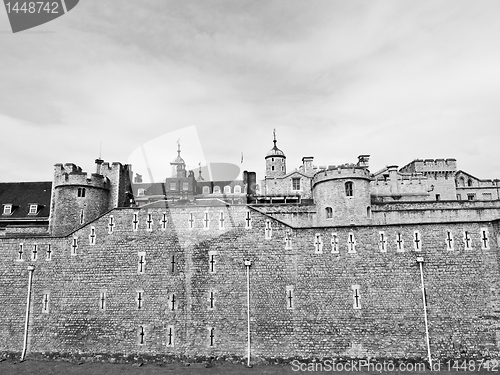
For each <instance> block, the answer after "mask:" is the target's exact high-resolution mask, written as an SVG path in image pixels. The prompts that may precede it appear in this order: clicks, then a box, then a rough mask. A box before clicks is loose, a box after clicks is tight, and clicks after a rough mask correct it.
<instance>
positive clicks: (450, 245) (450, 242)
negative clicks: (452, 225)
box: [446, 230, 455, 251]
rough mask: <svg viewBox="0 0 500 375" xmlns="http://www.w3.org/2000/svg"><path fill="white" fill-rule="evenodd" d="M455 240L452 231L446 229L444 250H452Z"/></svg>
mask: <svg viewBox="0 0 500 375" xmlns="http://www.w3.org/2000/svg"><path fill="white" fill-rule="evenodd" d="M454 244H455V241H454V240H453V233H452V232H451V231H449V230H448V231H446V250H449V251H452V250H454Z"/></svg>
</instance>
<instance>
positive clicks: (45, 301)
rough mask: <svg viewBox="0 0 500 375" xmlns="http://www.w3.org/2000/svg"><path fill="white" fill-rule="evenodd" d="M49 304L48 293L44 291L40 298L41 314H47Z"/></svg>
mask: <svg viewBox="0 0 500 375" xmlns="http://www.w3.org/2000/svg"><path fill="white" fill-rule="evenodd" d="M49 302H50V292H48V291H44V292H43V298H42V313H43V314H48V313H49Z"/></svg>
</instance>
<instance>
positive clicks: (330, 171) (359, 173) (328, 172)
mask: <svg viewBox="0 0 500 375" xmlns="http://www.w3.org/2000/svg"><path fill="white" fill-rule="evenodd" d="M350 178H352V179H360V178H361V179H365V180H371V174H370V171H368V169H366V168H363V167H360V166H357V165H356V164H343V165H329V166H328V167H324V166H320V167H319V168H318V171H317V172H316V173H315V175H314V177H313V186H314V185H316V184H318V183H320V182H324V181H330V180H340V179H350Z"/></svg>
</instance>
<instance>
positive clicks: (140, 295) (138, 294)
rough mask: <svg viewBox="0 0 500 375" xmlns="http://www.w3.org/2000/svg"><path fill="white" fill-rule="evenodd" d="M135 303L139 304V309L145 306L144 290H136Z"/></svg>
mask: <svg viewBox="0 0 500 375" xmlns="http://www.w3.org/2000/svg"><path fill="white" fill-rule="evenodd" d="M135 303H136V306H137V310H140V309H142V308H143V307H144V290H138V291H137V292H136V297H135Z"/></svg>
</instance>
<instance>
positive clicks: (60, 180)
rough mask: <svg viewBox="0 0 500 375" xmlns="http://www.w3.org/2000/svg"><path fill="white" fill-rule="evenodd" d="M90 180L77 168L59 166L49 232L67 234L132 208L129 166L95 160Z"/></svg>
mask: <svg viewBox="0 0 500 375" xmlns="http://www.w3.org/2000/svg"><path fill="white" fill-rule="evenodd" d="M96 172H97V173H92V174H91V175H90V176H88V175H87V173H86V172H82V169H81V168H80V167H78V166H76V165H75V164H72V163H67V164H64V165H63V164H56V165H55V166H54V182H53V184H52V200H51V210H50V218H49V231H50V233H51V234H52V235H56V236H57V235H64V234H67V233H69V232H71V231H73V230H75V229H77V228H79V227H80V226H82V225H85V224H86V223H88V222H90V221H92V220H94V219H96V218H97V217H99V216H100V215H102V214H104V213H105V212H106V211H108V210H110V209H112V208H115V207H126V206H128V204H129V199H130V192H131V191H132V189H131V184H130V174H131V167H130V165H122V164H120V163H112V165H111V166H110V165H109V163H104V162H103V160H101V159H97V160H96Z"/></svg>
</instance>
